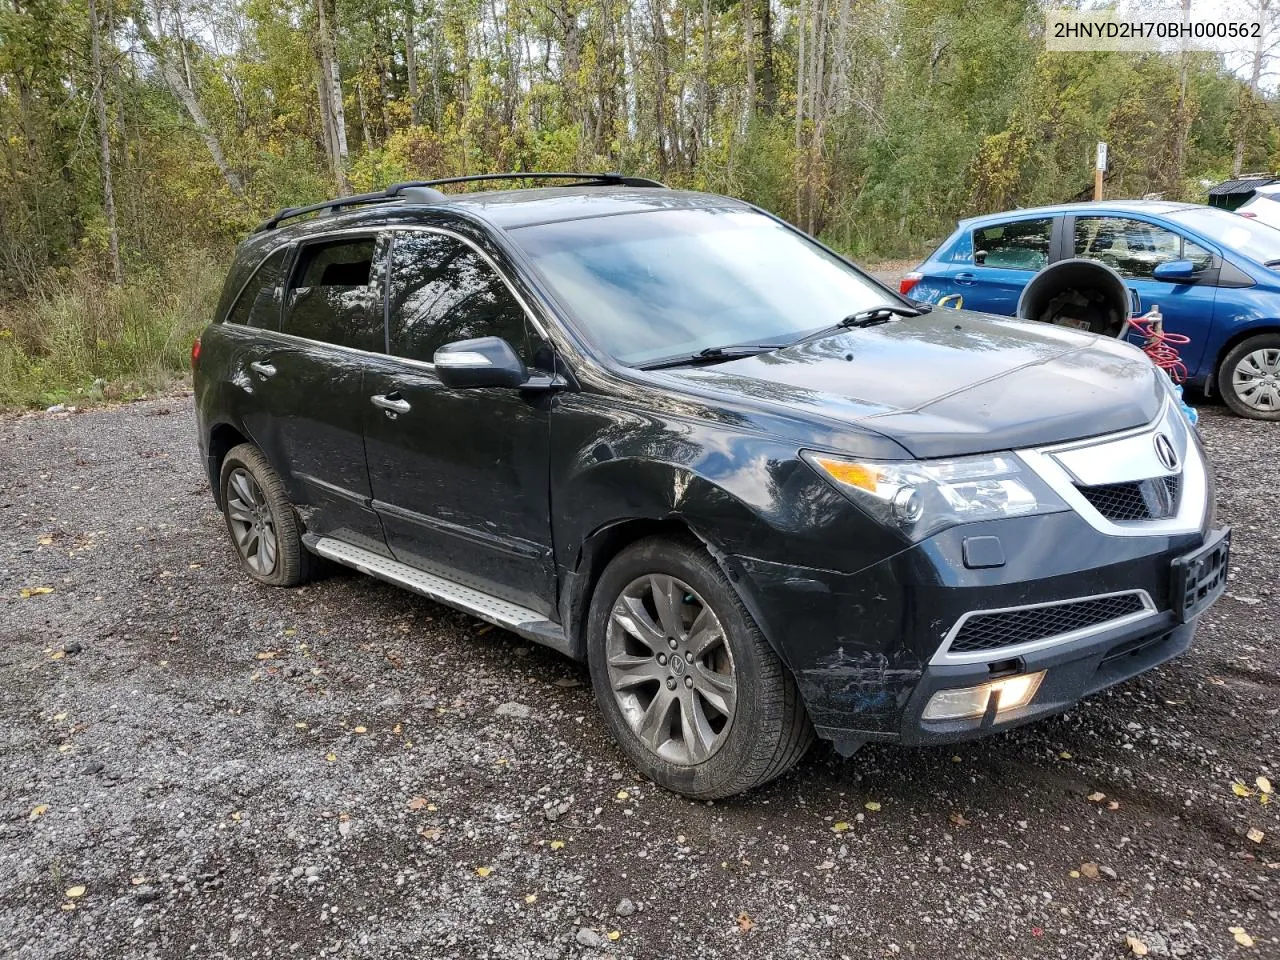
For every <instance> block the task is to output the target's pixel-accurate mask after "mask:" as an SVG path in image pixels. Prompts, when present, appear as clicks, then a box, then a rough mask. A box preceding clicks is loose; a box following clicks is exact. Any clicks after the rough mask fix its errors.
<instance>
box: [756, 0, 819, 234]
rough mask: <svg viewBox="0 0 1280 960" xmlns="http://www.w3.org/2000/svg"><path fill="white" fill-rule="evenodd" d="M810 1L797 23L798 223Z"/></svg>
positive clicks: (798, 220)
mask: <svg viewBox="0 0 1280 960" xmlns="http://www.w3.org/2000/svg"><path fill="white" fill-rule="evenodd" d="M766 2H768V0H766ZM809 2H811V0H800V10H799V21H798V24H797V27H798V33H799V40H798V50H797V53H796V142H795V154H796V156H795V164H796V212H795V217H794V220H795V222H796V223H797V224H803V223H804V210H805V202H804V161H803V159H802V158H803V157H804V111H805V107H806V106H807V105H808V99H807V97H806V95H805V81H806V80H807V74H808V72H809V67H808V59H807V58H806V56H805V54H806V44H807V41H808V33H809Z"/></svg>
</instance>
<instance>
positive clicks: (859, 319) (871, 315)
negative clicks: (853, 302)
mask: <svg viewBox="0 0 1280 960" xmlns="http://www.w3.org/2000/svg"><path fill="white" fill-rule="evenodd" d="M932 309H933V306H932V305H931V304H927V303H925V304H921V305H920V306H918V307H907V306H900V305H898V304H896V303H886V304H883V305H881V306H879V307H872V308H871V309H870V310H859V311H858V312H857V313H851V314H849V315H848V316H847V317H845V318H844V319H843V320H841V321H840V322H839V323H833V324H832V325H831V326H829V327H823V328H822V329H821V330H817V331H815V332H814V333H810V334H806V335H805V336H803V337H801V338H800V339H799V340H796V341H795V342H794V343H792V344H791V345H792V346H793V347H794V346H796V345H797V344H801V343H808V342H809V341H811V340H821V339H822V338H823V337H829V336H831V334H833V333H839V332H840V331H841V330H853V329H861V328H863V327H874V326H878V325H879V324H882V323H888V322H889V321H890V320H892V319H893V318H894V317H918V316H920V315H921V314H925V313H928V312H929V311H930V310H932Z"/></svg>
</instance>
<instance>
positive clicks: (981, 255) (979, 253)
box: [973, 217, 1053, 271]
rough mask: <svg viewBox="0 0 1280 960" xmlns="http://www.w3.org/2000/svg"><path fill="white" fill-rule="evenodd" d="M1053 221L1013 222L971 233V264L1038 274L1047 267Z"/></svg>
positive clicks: (1046, 218)
mask: <svg viewBox="0 0 1280 960" xmlns="http://www.w3.org/2000/svg"><path fill="white" fill-rule="evenodd" d="M1052 237H1053V218H1052V217H1045V218H1044V219H1042V220H1014V221H1012V222H1010V223H998V224H995V225H993V226H990V227H978V229H976V230H974V231H973V262H974V263H975V264H976V265H977V266H980V267H999V268H1001V269H1004V270H1032V271H1034V270H1039V269H1041V268H1042V267H1045V266H1047V265H1048V263H1049V241H1050V240H1051V239H1052Z"/></svg>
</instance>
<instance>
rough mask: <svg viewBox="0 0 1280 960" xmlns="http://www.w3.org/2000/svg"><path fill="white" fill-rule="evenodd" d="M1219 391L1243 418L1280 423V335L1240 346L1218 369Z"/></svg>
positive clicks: (1268, 335) (1265, 335)
mask: <svg viewBox="0 0 1280 960" xmlns="http://www.w3.org/2000/svg"><path fill="white" fill-rule="evenodd" d="M1218 392H1219V393H1221V394H1222V399H1223V401H1224V402H1225V403H1226V405H1227V406H1228V407H1230V408H1231V410H1232V412H1233V413H1235V414H1237V415H1239V416H1241V417H1248V418H1249V419H1251V420H1280V334H1276V333H1261V334H1258V335H1257V336H1256V337H1250V338H1249V339H1247V340H1244V341H1241V342H1240V343H1238V344H1236V345H1235V346H1234V347H1233V348H1232V349H1231V352H1230V353H1228V354H1227V355H1226V356H1225V357H1224V358H1223V360H1222V365H1221V366H1220V367H1219V368H1218Z"/></svg>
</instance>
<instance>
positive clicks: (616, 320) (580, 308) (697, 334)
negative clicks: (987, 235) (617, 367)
mask: <svg viewBox="0 0 1280 960" xmlns="http://www.w3.org/2000/svg"><path fill="white" fill-rule="evenodd" d="M511 235H512V237H514V238H515V240H516V242H517V243H518V244H520V246H521V247H523V248H524V250H525V251H526V252H527V253H528V254H529V256H530V257H531V258H532V259H533V261H534V263H535V264H536V265H537V267H538V269H539V270H540V271H541V272H542V274H543V276H544V277H545V278H546V280H547V282H548V283H549V284H550V285H551V288H552V290H553V291H554V292H555V294H556V296H557V298H558V299H559V300H560V302H561V303H562V304H563V305H564V306H565V307H566V308H567V309H568V310H569V312H570V313H571V314H572V315H573V317H574V319H575V320H576V321H577V322H578V324H579V325H580V326H581V327H582V328H583V331H584V332H585V333H586V334H587V335H588V336H589V337H590V338H591V339H592V340H593V341H595V342H596V344H597V345H598V346H600V347H601V348H602V349H604V350H605V351H606V352H607V353H609V355H610V356H612V357H613V358H614V359H616V360H618V361H619V362H621V363H625V364H629V365H633V366H635V365H642V364H645V363H650V362H652V361H655V360H659V359H663V358H668V357H676V356H682V355H685V354H690V355H692V354H695V353H697V352H699V351H700V350H705V349H708V348H711V347H724V346H730V345H737V344H769V345H778V346H780V345H782V344H785V343H789V342H791V341H793V340H796V339H797V338H799V337H800V336H802V335H803V334H806V333H811V332H813V331H816V330H819V329H821V328H823V327H828V326H831V325H832V324H835V323H838V322H839V321H840V320H842V319H843V318H844V317H847V316H849V315H850V314H852V313H857V312H858V311H861V310H866V309H868V308H870V307H875V306H879V305H881V304H884V303H886V302H890V303H892V302H894V300H893V298H892V297H890V296H888V295H887V294H886V293H885V291H884V290H883V289H882V288H880V287H878V286H876V285H875V284H874V283H872V282H871V281H870V280H868V279H866V278H865V277H863V276H862V275H861V274H859V273H858V272H857V271H856V270H854V269H853V267H851V266H849V265H848V264H847V263H845V262H844V261H842V260H840V259H839V258H837V257H835V256H832V255H831V254H829V253H827V252H826V251H824V250H823V249H822V248H821V247H818V246H817V245H816V244H814V243H812V242H810V241H809V240H807V239H805V238H804V237H803V236H801V235H800V234H797V233H794V232H793V231H791V230H789V229H787V228H786V227H784V226H782V225H781V224H779V223H777V222H775V221H774V220H771V219H770V218H769V217H765V216H762V215H761V214H758V213H752V212H749V211H741V210H707V209H700V210H688V209H685V210H680V209H677V210H659V211H653V212H646V213H634V214H623V215H618V216H607V217H596V218H592V219H587V220H570V221H563V222H560V223H545V224H539V225H536V226H529V227H520V228H516V229H513V230H511Z"/></svg>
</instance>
